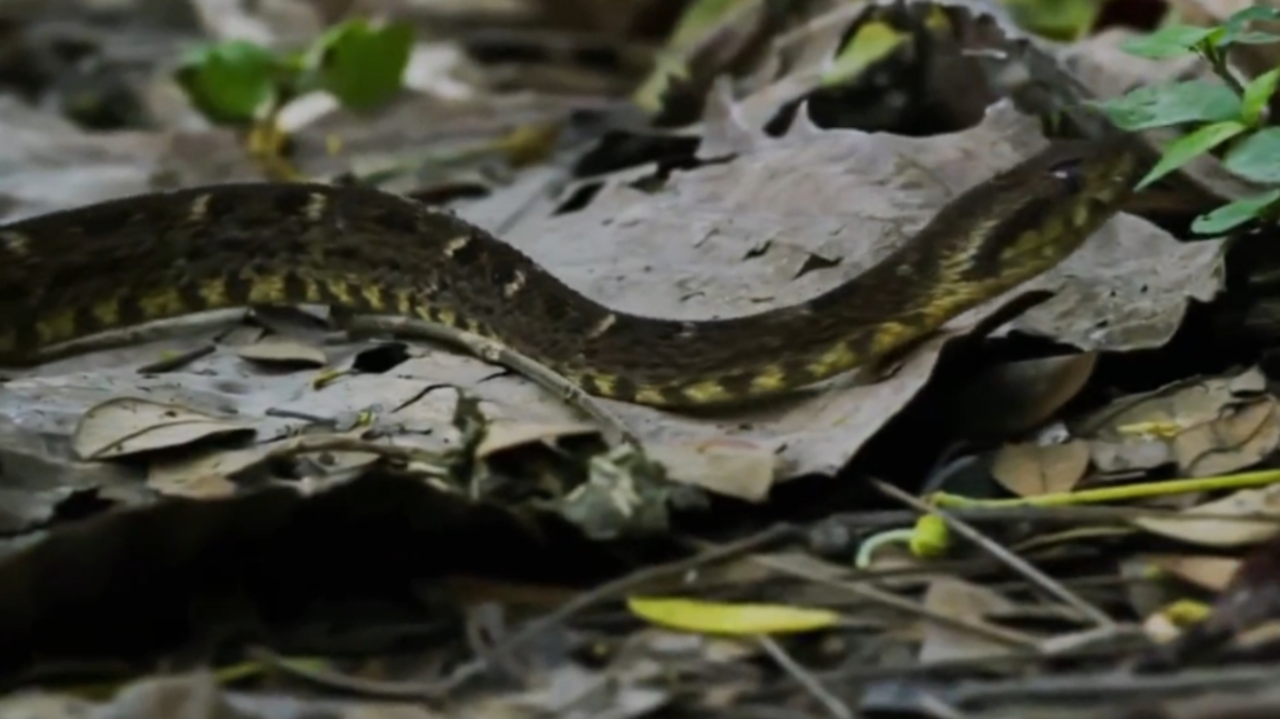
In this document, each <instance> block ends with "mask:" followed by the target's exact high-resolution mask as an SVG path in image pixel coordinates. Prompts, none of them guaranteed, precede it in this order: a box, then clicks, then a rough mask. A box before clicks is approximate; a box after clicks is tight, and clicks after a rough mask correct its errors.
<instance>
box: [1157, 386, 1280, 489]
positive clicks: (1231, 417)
mask: <svg viewBox="0 0 1280 719" xmlns="http://www.w3.org/2000/svg"><path fill="white" fill-rule="evenodd" d="M1226 412H1227V413H1226V416H1224V417H1222V418H1221V419H1218V420H1216V421H1214V422H1208V423H1205V424H1202V425H1200V426H1198V427H1192V428H1191V429H1188V430H1186V431H1185V432H1182V433H1180V434H1179V435H1178V436H1177V437H1175V438H1174V439H1173V454H1174V457H1175V458H1176V459H1177V461H1178V466H1179V468H1180V469H1181V470H1182V474H1183V475H1185V476H1188V477H1212V476H1216V475H1219V474H1228V473H1231V472H1235V471H1238V470H1241V469H1244V468H1246V467H1251V466H1253V465H1255V464H1257V463H1259V462H1261V461H1262V460H1263V459H1265V458H1266V457H1268V456H1269V455H1270V454H1271V453H1272V452H1273V451H1274V450H1275V449H1276V446H1277V444H1280V413H1277V402H1276V400H1275V398H1273V397H1264V398H1262V399H1261V400H1260V401H1258V402H1255V403H1253V404H1250V405H1246V406H1244V407H1232V408H1230V409H1228V410H1226Z"/></svg>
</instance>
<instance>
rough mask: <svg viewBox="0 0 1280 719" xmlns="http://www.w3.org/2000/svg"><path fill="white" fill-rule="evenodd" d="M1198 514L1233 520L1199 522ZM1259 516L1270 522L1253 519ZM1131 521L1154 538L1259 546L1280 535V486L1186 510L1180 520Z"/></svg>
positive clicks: (1159, 518) (1244, 490)
mask: <svg viewBox="0 0 1280 719" xmlns="http://www.w3.org/2000/svg"><path fill="white" fill-rule="evenodd" d="M1198 514H1212V515H1220V516H1226V517H1229V518H1228V519H1211V518H1207V517H1206V518H1196V515H1198ZM1258 516H1261V517H1265V518H1269V519H1262V520H1253V521H1251V520H1250V519H1249V517H1258ZM1230 517H1235V518H1234V519H1231V518H1230ZM1130 521H1132V522H1133V523H1134V524H1135V525H1137V526H1139V527H1141V528H1142V529H1145V530H1146V531H1148V532H1151V533H1152V534H1158V535H1160V536H1162V537H1171V538H1173V539H1177V540H1180V541H1183V542H1187V543H1190V544H1199V545H1203V546H1206V547H1239V546H1242V545H1247V544H1257V543H1259V542H1264V541H1266V540H1268V539H1270V538H1272V537H1274V536H1275V535H1276V534H1277V533H1278V532H1280V485H1272V486H1270V487H1264V488H1262V489H1242V490H1240V491H1238V492H1234V493H1232V494H1230V495H1228V496H1226V497H1223V498H1222V499H1217V500H1214V501H1212V502H1207V503H1205V504H1201V505H1198V506H1195V507H1191V508H1189V509H1185V510H1183V511H1181V512H1179V513H1178V514H1177V517H1176V518H1175V517H1135V518H1133V519H1132V520H1130Z"/></svg>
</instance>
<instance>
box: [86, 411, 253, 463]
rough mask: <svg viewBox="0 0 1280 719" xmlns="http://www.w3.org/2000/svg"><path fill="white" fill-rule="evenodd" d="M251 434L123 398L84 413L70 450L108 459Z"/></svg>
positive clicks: (242, 427)
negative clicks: (234, 435) (215, 438)
mask: <svg viewBox="0 0 1280 719" xmlns="http://www.w3.org/2000/svg"><path fill="white" fill-rule="evenodd" d="M253 431H254V430H253V426H252V425H251V424H248V423H244V422H235V421H231V420H227V419H222V418H219V417H214V416H212V415H208V414H204V413H202V412H196V411H194V410H191V409H188V408H186V407H180V406H177V405H171V404H160V403H157V402H150V401H147V400H144V399H135V398H130V397H125V398H121V399H113V400H108V401H106V402H103V403H102V404H99V405H97V406H95V407H93V408H92V409H90V410H89V411H88V412H86V413H85V414H84V417H83V418H82V419H81V420H80V423H79V425H78V426H77V427H76V430H75V434H74V437H73V438H72V446H73V448H74V450H75V452H76V454H77V455H78V456H80V458H81V459H110V458H117V457H123V456H126V455H132V454H141V453H145V452H152V451H155V450H160V449H171V448H173V447H180V446H183V445H187V444H193V443H195V442H198V441H200V440H204V439H210V438H213V437H226V436H228V435H232V434H241V433H247V434H252V433H253Z"/></svg>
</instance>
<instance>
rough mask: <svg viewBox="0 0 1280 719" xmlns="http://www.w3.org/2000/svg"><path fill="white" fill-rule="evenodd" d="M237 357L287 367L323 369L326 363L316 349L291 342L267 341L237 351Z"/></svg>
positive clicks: (323, 356)
mask: <svg viewBox="0 0 1280 719" xmlns="http://www.w3.org/2000/svg"><path fill="white" fill-rule="evenodd" d="M239 355H240V356H241V357H243V358H245V359H247V360H252V361H254V362H260V363H262V364H264V365H283V366H287V367H323V366H324V365H325V363H326V362H327V361H328V358H327V357H325V354H324V351H323V350H321V349H320V348H318V347H312V346H311V345H306V344H302V343H301V342H295V341H292V340H282V339H267V340H262V341H260V342H255V343H253V344H251V345H246V346H244V347H241V348H240V349H239Z"/></svg>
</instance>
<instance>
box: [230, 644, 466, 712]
mask: <svg viewBox="0 0 1280 719" xmlns="http://www.w3.org/2000/svg"><path fill="white" fill-rule="evenodd" d="M246 654H248V656H249V658H250V659H252V660H253V661H256V662H258V663H259V664H262V665H263V666H267V667H270V668H272V669H274V670H276V671H278V672H280V673H282V674H285V675H287V676H291V677H295V678H298V679H302V680H304V681H308V682H311V683H312V684H315V685H317V686H322V687H326V688H329V689H341V690H343V691H348V692H353V693H356V694H360V695H362V696H366V697H377V698H379V699H418V700H426V699H441V698H443V697H444V696H445V695H447V694H448V693H449V692H450V691H451V690H452V689H453V688H454V686H455V683H454V682H452V680H451V679H450V678H446V679H442V680H440V681H437V682H396V681H383V680H380V679H367V678H365V677H353V676H351V675H349V674H343V673H341V672H336V671H333V670H332V669H324V668H321V667H315V666H308V665H306V664H303V663H301V662H297V661H294V660H291V659H288V658H286V657H282V656H280V655H279V654H277V653H275V652H274V651H272V650H271V649H268V648H267V647H262V646H254V647H249V648H248V649H247V650H246Z"/></svg>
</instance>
